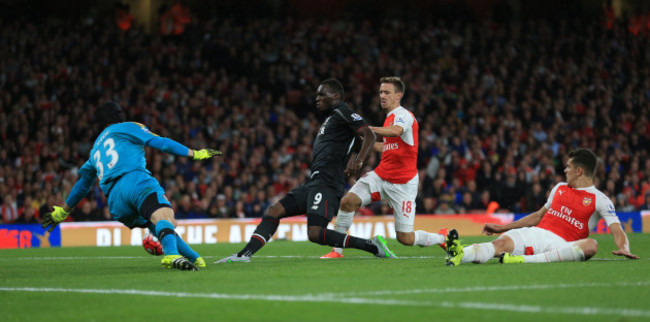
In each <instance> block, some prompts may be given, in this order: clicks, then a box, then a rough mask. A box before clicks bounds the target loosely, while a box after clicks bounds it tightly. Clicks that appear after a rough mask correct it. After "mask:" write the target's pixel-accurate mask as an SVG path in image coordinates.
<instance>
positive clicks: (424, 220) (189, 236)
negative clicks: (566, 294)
mask: <svg viewBox="0 0 650 322" xmlns="http://www.w3.org/2000/svg"><path fill="white" fill-rule="evenodd" d="M617 214H618V216H619V218H620V220H621V225H622V226H623V229H624V230H625V231H626V232H628V233H630V232H650V211H644V212H630V213H617ZM523 216H525V214H517V215H514V214H492V215H483V214H478V215H418V217H417V220H416V221H415V229H422V230H426V231H438V230H439V229H440V228H443V227H447V228H452V227H453V228H457V229H458V230H459V231H461V232H463V235H465V236H477V235H480V234H481V231H482V229H483V224H485V223H486V222H493V223H501V224H506V223H509V222H512V221H513V220H518V219H520V218H521V217H523ZM259 221H260V219H259V218H255V219H195V220H178V227H177V228H176V231H177V233H178V234H180V235H181V236H182V237H183V239H185V240H186V241H187V242H188V243H189V244H216V243H239V242H246V241H248V240H249V239H250V236H251V235H252V234H253V232H254V231H255V228H256V227H257V225H258V224H259ZM330 228H333V224H331V225H330ZM394 228H395V226H394V221H393V217H392V216H357V217H355V218H354V224H353V225H352V227H351V228H350V233H351V234H352V235H354V236H358V237H363V238H371V237H372V236H374V235H383V236H387V237H388V238H395V229H394ZM593 232H594V233H600V234H606V233H609V230H608V228H607V226H606V225H605V222H604V221H603V220H601V221H600V222H599V223H598V225H597V226H596V227H595V229H594V231H593ZM145 233H146V231H145V230H143V229H139V228H136V229H133V230H129V229H128V228H126V227H124V226H123V225H122V224H121V223H119V222H112V221H111V222H84V223H75V222H64V223H62V224H61V225H59V226H58V227H56V228H55V229H54V231H53V232H52V233H47V232H45V231H44V230H43V229H42V228H41V227H40V225H38V224H29V225H0V249H2V248H29V247H58V246H63V247H69V246H99V247H105V246H122V245H141V243H142V238H143V236H144V234H145ZM273 239H274V240H292V241H306V240H307V220H306V218H305V217H294V218H286V219H284V220H282V221H281V223H280V225H279V226H278V230H277V233H276V234H275V235H274V236H273Z"/></svg>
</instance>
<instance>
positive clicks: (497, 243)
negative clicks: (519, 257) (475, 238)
mask: <svg viewBox="0 0 650 322" xmlns="http://www.w3.org/2000/svg"><path fill="white" fill-rule="evenodd" d="M492 246H494V253H495V254H500V253H512V252H513V251H514V249H515V244H514V242H513V241H512V239H510V238H509V237H508V236H501V237H500V238H497V239H495V240H493V241H492Z"/></svg>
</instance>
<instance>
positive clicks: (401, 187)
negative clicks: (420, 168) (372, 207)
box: [350, 171, 420, 233]
mask: <svg viewBox="0 0 650 322" xmlns="http://www.w3.org/2000/svg"><path fill="white" fill-rule="evenodd" d="M419 181H420V178H419V175H417V174H416V175H415V177H413V179H411V180H410V181H409V182H407V183H404V184H397V183H391V182H388V181H386V180H384V179H382V178H380V177H379V176H378V175H377V174H376V173H375V171H370V172H368V173H366V174H365V175H364V176H363V177H361V179H359V181H357V183H355V184H354V186H352V188H351V189H350V192H352V193H354V194H355V195H357V196H358V197H359V198H360V199H361V206H366V205H368V204H370V203H371V202H375V201H379V200H385V201H387V202H388V204H389V205H390V207H391V208H393V215H394V216H395V231H399V232H404V233H408V232H412V231H413V223H414V222H415V197H417V195H418V184H419Z"/></svg>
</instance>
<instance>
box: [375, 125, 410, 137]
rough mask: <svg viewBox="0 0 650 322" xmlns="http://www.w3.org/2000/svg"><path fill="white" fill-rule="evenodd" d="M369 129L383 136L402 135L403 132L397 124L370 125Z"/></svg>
mask: <svg viewBox="0 0 650 322" xmlns="http://www.w3.org/2000/svg"><path fill="white" fill-rule="evenodd" d="M370 129H371V130H372V131H373V132H375V133H377V134H379V135H381V136H385V137H387V138H394V137H398V136H400V135H402V133H404V128H403V127H401V126H399V125H391V126H371V127H370Z"/></svg>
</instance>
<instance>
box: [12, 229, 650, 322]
mask: <svg viewBox="0 0 650 322" xmlns="http://www.w3.org/2000/svg"><path fill="white" fill-rule="evenodd" d="M594 238H596V239H597V240H598V241H599V245H600V247H599V252H598V254H597V255H596V257H595V258H593V259H591V260H589V261H587V262H578V263H551V264H520V265H501V264H499V263H498V262H497V261H496V260H492V261H491V262H490V263H487V264H482V265H476V264H467V265H461V266H459V267H447V266H445V265H444V252H443V251H442V250H441V249H440V248H438V247H429V248H416V247H406V246H402V245H399V244H398V243H397V241H395V240H389V246H390V247H391V248H392V249H393V250H394V251H395V253H396V254H397V255H398V256H400V257H401V258H399V259H391V260H386V259H378V258H374V257H372V256H369V255H368V254H366V253H364V252H361V251H356V250H346V252H345V258H343V259H338V260H321V259H319V258H318V257H319V256H320V255H323V254H324V253H326V252H327V251H329V248H328V247H324V246H319V245H315V244H311V243H307V242H287V241H274V242H271V243H269V244H268V245H266V247H264V248H263V249H262V250H261V251H260V252H258V253H257V256H255V257H254V258H253V262H252V263H249V264H242V263H235V264H219V265H216V264H212V262H214V261H215V260H217V259H220V258H222V257H225V256H228V255H230V254H232V253H234V252H236V251H238V250H239V249H240V248H241V247H242V246H243V245H242V244H218V245H197V246H195V249H196V250H197V251H199V252H200V253H201V254H202V255H203V257H204V258H205V259H206V261H207V262H208V267H207V268H206V269H203V270H201V271H198V272H182V271H176V270H164V269H162V268H161V267H160V257H154V256H151V255H148V254H147V253H145V251H144V250H143V249H142V247H109V248H90V247H88V248H85V247H84V248H45V249H38V248H36V249H20V250H0V303H2V306H1V307H2V309H1V310H0V312H2V320H3V321H38V320H40V321H118V320H122V321H145V320H151V319H153V320H158V321H169V320H176V321H262V320H263V321H502V320H503V321H547V322H548V321H553V322H557V321H643V320H650V307H649V306H648V297H649V296H650V260H649V259H650V234H630V235H629V238H630V242H631V245H632V252H633V253H634V254H637V255H639V256H640V257H641V259H639V260H636V261H632V260H627V259H623V258H620V257H617V256H614V255H612V254H611V250H613V249H614V242H613V239H612V237H611V236H610V235H603V236H594ZM461 240H462V241H463V243H473V242H482V241H488V240H491V238H487V237H471V238H465V239H463V238H462V236H461Z"/></svg>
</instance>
